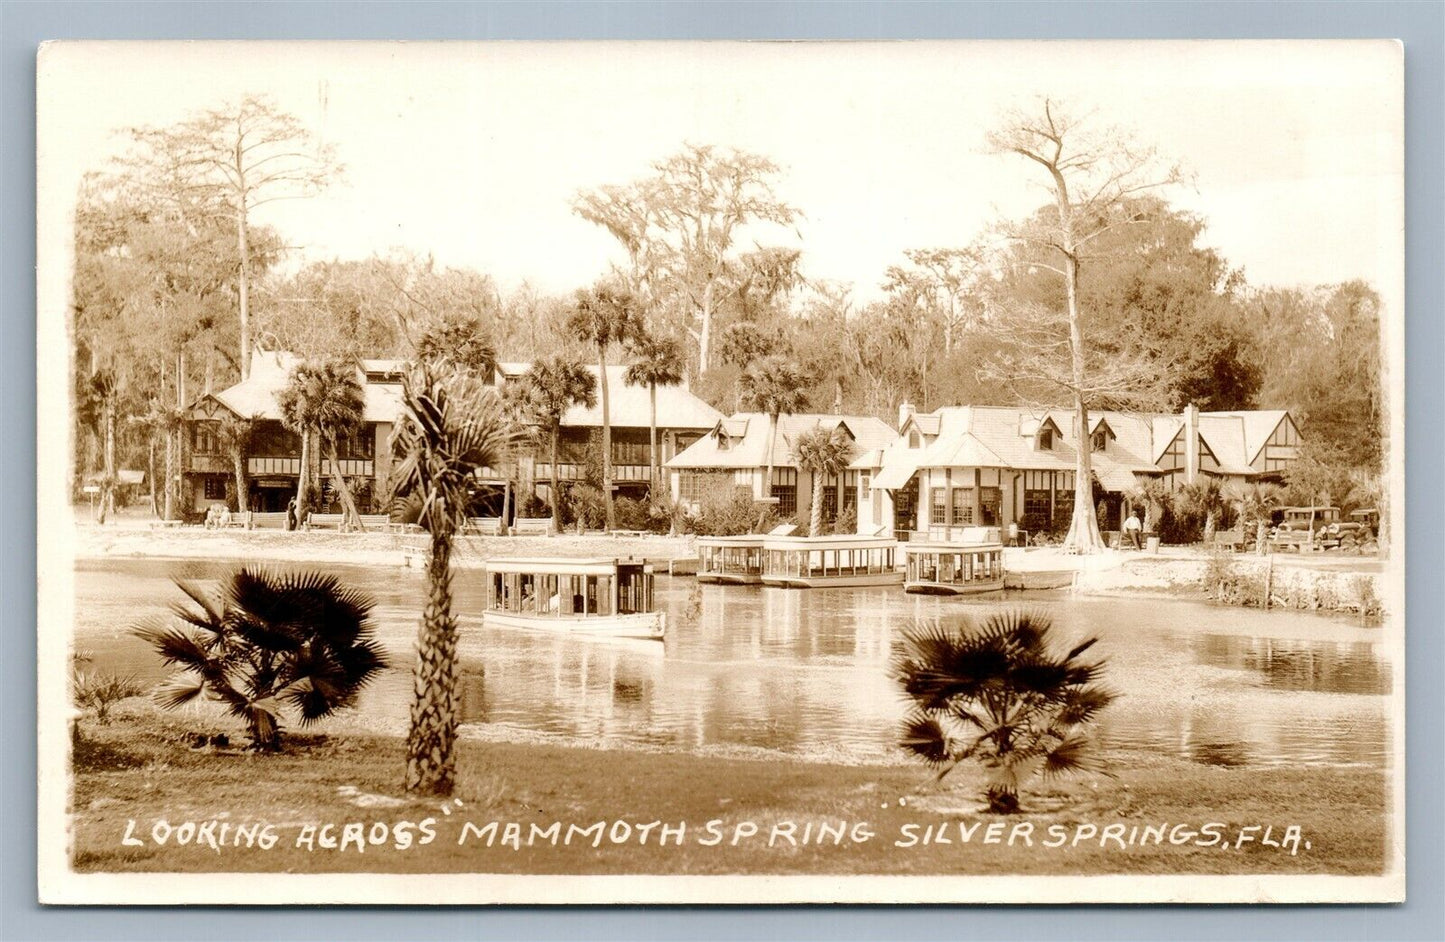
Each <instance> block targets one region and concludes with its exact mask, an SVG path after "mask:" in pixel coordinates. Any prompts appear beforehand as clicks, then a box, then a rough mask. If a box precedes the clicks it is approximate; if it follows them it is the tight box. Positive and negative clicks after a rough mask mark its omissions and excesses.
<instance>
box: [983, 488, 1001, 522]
mask: <svg viewBox="0 0 1445 942" xmlns="http://www.w3.org/2000/svg"><path fill="white" fill-rule="evenodd" d="M1002 508H1003V490H1002V489H1001V488H997V487H985V488H983V489H981V490H980V491H979V492H978V513H979V517H980V519H979V521H978V522H979V523H980V524H982V525H983V526H986V527H996V526H998V521H999V516H1000V514H1001V511H1002Z"/></svg>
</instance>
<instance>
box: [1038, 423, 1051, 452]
mask: <svg viewBox="0 0 1445 942" xmlns="http://www.w3.org/2000/svg"><path fill="white" fill-rule="evenodd" d="M1053 447H1054V430H1053V429H1051V428H1047V427H1045V428H1041V429H1039V451H1052V450H1053Z"/></svg>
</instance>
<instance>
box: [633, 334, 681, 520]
mask: <svg viewBox="0 0 1445 942" xmlns="http://www.w3.org/2000/svg"><path fill="white" fill-rule="evenodd" d="M631 352H632V355H633V356H634V357H635V359H634V360H633V361H632V363H631V365H629V366H628V367H627V372H626V373H624V374H623V375H622V378H623V380H624V381H625V382H626V383H627V384H628V385H629V386H646V387H647V395H648V398H649V402H648V409H649V412H648V417H647V447H648V454H649V455H650V456H651V458H652V461H651V464H652V467H651V477H650V478H649V480H650V481H651V484H650V485H649V487H648V493H649V495H650V496H651V497H652V498H653V500H654V501H655V500H656V499H657V497H658V492H657V487H658V485H659V484H660V483H661V480H662V455H661V454H660V453H659V451H658V448H657V387H659V386H676V385H678V384H680V383H681V382H682V371H683V353H682V345H681V344H679V343H678V342H677V341H676V340H675V339H674V338H672V337H660V336H653V335H649V334H643V335H639V336H638V337H636V338H634V340H633V343H632V345H631Z"/></svg>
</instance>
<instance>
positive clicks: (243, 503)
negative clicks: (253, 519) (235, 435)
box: [231, 447, 251, 513]
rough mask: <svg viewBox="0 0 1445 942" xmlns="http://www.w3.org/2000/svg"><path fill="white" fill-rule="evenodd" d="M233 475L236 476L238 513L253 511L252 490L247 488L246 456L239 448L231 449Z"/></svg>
mask: <svg viewBox="0 0 1445 942" xmlns="http://www.w3.org/2000/svg"><path fill="white" fill-rule="evenodd" d="M231 473H232V474H234V475H235V476H236V512H237V513H245V512H246V511H248V510H250V509H251V501H250V494H249V493H248V492H249V490H250V488H248V487H247V486H246V456H245V455H244V454H242V453H241V449H240V448H239V447H237V448H232V449H231Z"/></svg>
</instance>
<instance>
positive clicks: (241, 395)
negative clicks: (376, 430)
mask: <svg viewBox="0 0 1445 942" xmlns="http://www.w3.org/2000/svg"><path fill="white" fill-rule="evenodd" d="M300 362H301V358H300V357H298V356H296V355H295V354H294V353H287V352H284V351H280V352H268V351H263V350H258V351H256V352H255V353H253V354H252V355H251V375H250V376H248V377H246V378H245V379H243V380H242V381H241V382H239V383H237V384H236V385H234V386H231V387H229V388H227V389H223V390H221V391H220V392H218V393H215V394H213V395H212V397H211V398H213V399H215V400H216V401H217V402H219V403H221V404H222V405H224V406H225V407H226V408H227V409H230V410H231V411H232V412H234V413H236V415H238V416H240V417H242V418H248V419H249V418H262V419H274V420H277V421H279V420H280V418H281V406H280V404H279V403H278V402H277V401H276V394H277V393H278V392H280V391H281V390H282V389H284V388H285V387H286V379H287V377H288V376H289V375H290V373H291V370H292V369H294V368H295V366H296V365H297V364H298V363H300ZM362 362H363V364H365V363H367V362H372V363H378V362H386V363H391V362H395V361H362ZM356 378H357V380H358V381H359V382H360V383H361V394H362V409H361V420H362V421H363V422H395V421H396V417H397V416H398V415H400V414H401V390H400V388H399V387H397V386H395V385H392V384H384V385H383V384H377V383H368V382H366V376H365V373H364V372H363V371H362V370H360V369H359V370H358V371H357V377H356ZM202 398H205V397H202ZM198 401H199V400H198Z"/></svg>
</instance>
